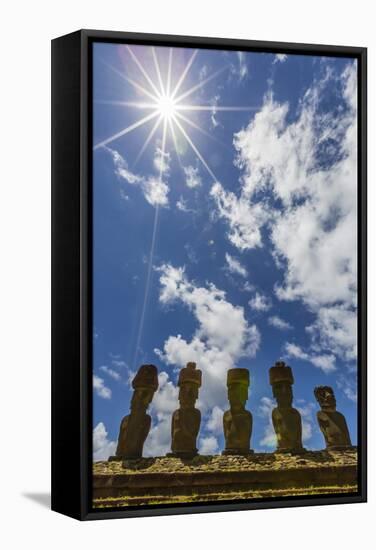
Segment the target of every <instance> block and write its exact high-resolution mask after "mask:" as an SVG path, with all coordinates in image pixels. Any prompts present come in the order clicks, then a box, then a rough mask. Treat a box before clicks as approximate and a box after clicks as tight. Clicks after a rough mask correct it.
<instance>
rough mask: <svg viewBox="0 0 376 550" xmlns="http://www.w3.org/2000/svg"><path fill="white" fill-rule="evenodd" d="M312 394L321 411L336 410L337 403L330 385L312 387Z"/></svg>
mask: <svg viewBox="0 0 376 550" xmlns="http://www.w3.org/2000/svg"><path fill="white" fill-rule="evenodd" d="M314 394H315V397H316V399H317V401H318V403H319V405H320V407H321V410H322V411H325V412H334V411H335V410H336V406H337V403H336V398H335V395H334V391H333V388H331V387H330V386H317V388H315V389H314Z"/></svg>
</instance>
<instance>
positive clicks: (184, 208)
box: [176, 197, 194, 213]
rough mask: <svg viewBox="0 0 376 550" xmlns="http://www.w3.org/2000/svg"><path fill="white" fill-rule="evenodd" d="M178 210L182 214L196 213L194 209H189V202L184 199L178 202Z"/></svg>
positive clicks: (181, 198)
mask: <svg viewBox="0 0 376 550" xmlns="http://www.w3.org/2000/svg"><path fill="white" fill-rule="evenodd" d="M176 208H177V209H178V210H180V211H181V212H185V213H188V212H192V213H194V210H193V209H192V208H188V204H187V201H186V200H185V199H184V198H183V197H180V198H179V200H177V201H176Z"/></svg>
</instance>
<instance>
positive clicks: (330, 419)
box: [314, 386, 351, 451]
mask: <svg viewBox="0 0 376 550" xmlns="http://www.w3.org/2000/svg"><path fill="white" fill-rule="evenodd" d="M314 394H315V397H316V399H317V401H318V403H319V405H320V407H321V411H319V412H318V413H317V420H318V423H319V426H320V430H321V432H322V434H323V436H324V439H325V443H326V448H327V449H328V451H335V450H341V449H346V448H349V447H351V440H350V434H349V430H348V427H347V423H346V419H345V417H344V416H343V414H341V413H340V412H338V411H337V410H336V407H337V403H336V398H335V395H334V391H333V388H331V387H330V386H318V387H317V388H315V389H314Z"/></svg>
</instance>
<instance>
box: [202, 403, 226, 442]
mask: <svg viewBox="0 0 376 550" xmlns="http://www.w3.org/2000/svg"><path fill="white" fill-rule="evenodd" d="M223 412H224V411H223V409H221V407H218V405H215V406H214V407H213V409H212V410H211V412H210V416H209V418H208V420H207V422H206V428H207V429H208V430H209V431H210V432H211V433H213V434H214V435H220V434H222V433H223Z"/></svg>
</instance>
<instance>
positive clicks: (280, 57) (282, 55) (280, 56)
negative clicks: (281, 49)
mask: <svg viewBox="0 0 376 550" xmlns="http://www.w3.org/2000/svg"><path fill="white" fill-rule="evenodd" d="M286 60H287V54H285V53H277V54H276V55H275V56H274V59H273V65H274V64H275V63H284V62H285V61H286Z"/></svg>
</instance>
